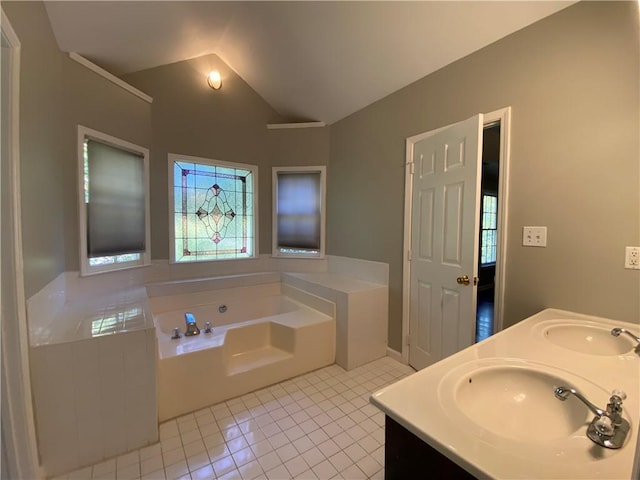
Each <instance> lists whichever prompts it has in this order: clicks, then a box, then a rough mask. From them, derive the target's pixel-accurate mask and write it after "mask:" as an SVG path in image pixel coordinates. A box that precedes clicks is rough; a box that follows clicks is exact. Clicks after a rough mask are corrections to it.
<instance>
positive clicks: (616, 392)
mask: <svg viewBox="0 0 640 480" xmlns="http://www.w3.org/2000/svg"><path fill="white" fill-rule="evenodd" d="M611 395H612V396H614V397H618V398H619V399H620V400H621V402H620V403H622V401H623V400H626V399H627V394H626V393H625V392H624V391H623V390H620V389H619V388H616V389H615V390H613V391H612V392H611Z"/></svg>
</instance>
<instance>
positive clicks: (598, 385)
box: [371, 309, 640, 480]
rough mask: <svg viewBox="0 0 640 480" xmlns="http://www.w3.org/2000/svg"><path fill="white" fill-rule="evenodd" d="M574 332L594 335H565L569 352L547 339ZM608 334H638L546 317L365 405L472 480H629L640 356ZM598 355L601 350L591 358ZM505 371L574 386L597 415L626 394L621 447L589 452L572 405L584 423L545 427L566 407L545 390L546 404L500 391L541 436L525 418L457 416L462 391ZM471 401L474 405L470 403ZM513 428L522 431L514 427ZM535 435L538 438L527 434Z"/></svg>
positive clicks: (568, 315)
mask: <svg viewBox="0 0 640 480" xmlns="http://www.w3.org/2000/svg"><path fill="white" fill-rule="evenodd" d="M554 326H555V327H554ZM558 326H559V327H558ZM572 326H573V328H576V327H577V328H582V327H584V328H589V329H591V330H589V332H588V333H584V334H580V333H579V331H576V330H572V331H570V333H569V334H568V336H567V337H566V338H568V339H569V340H567V341H571V342H572V343H571V344H570V345H571V348H567V344H566V343H564V344H562V340H557V338H558V337H557V336H556V337H554V335H559V333H554V332H553V330H551V329H552V328H563V329H564V328H565V327H566V328H567V330H564V331H565V332H569V330H568V329H569V328H571V327H572ZM614 327H624V328H627V329H629V330H631V331H634V332H635V331H637V328H638V325H637V324H629V323H626V322H618V321H615V320H611V319H606V318H600V317H593V316H589V315H582V314H577V313H574V312H567V311H562V310H556V309H546V310H543V311H542V312H540V313H538V314H536V315H533V316H532V317H530V318H527V319H525V320H523V321H521V322H519V323H518V324H516V325H513V326H512V327H509V328H508V329H505V330H503V331H501V332H499V333H497V334H495V335H493V336H492V337H490V338H489V339H487V340H485V341H482V342H480V343H478V344H475V345H473V346H471V347H468V348H466V349H464V350H462V351H460V352H458V353H456V354H454V355H452V356H450V357H447V358H445V359H444V360H441V361H440V362H437V363H435V364H433V365H431V366H429V367H427V368H425V369H423V370H420V371H419V372H417V373H415V374H413V375H411V376H409V377H407V378H405V379H403V380H401V381H399V382H397V383H395V384H393V385H390V386H388V387H385V388H383V389H382V390H380V391H378V392H376V393H374V394H373V395H372V396H371V402H372V403H373V404H374V405H376V406H377V407H378V408H380V409H381V410H382V411H383V412H384V413H385V414H386V415H388V416H389V417H390V418H391V419H392V420H394V421H396V422H397V423H399V424H400V425H401V426H402V427H404V428H405V429H407V430H408V431H409V432H411V433H412V434H414V435H415V436H417V437H418V438H419V439H421V440H422V441H423V442H425V443H426V444H427V445H429V446H430V447H431V448H433V449H435V450H437V451H438V452H440V453H441V454H442V455H444V456H445V457H447V458H449V459H451V460H452V461H454V462H455V463H457V464H458V465H460V466H461V467H463V468H464V469H466V470H467V471H468V472H470V473H472V474H473V475H474V476H475V477H477V478H580V479H586V478H594V479H595V478H599V479H607V480H609V479H613V478H616V479H617V478H620V479H624V478H626V479H629V478H632V469H633V464H634V455H635V452H636V451H637V449H638V446H637V444H636V443H637V441H638V432H637V429H638V422H639V421H640V418H639V416H638V415H639V414H640V357H639V356H638V355H637V354H636V353H634V352H633V342H631V341H630V340H629V339H628V338H614V337H611V335H610V331H611V329H612V328H614ZM558 331H560V330H557V332H558ZM554 338H555V339H556V341H555V342H554ZM578 341H579V342H581V343H578ZM556 342H560V343H556ZM610 342H611V343H610ZM612 344H613V345H615V349H614V347H611V346H610V345H612ZM598 347H600V349H601V350H597V349H598ZM576 348H578V350H576ZM618 348H621V350H618ZM622 352H624V353H622ZM501 369H502V370H501ZM505 369H510V370H509V371H510V372H511V373H513V372H514V371H522V370H523V369H529V370H530V371H534V372H538V373H537V374H536V375H551V376H553V377H555V378H556V379H557V380H555V381H554V382H553V383H554V386H559V385H555V383H556V382H560V383H563V384H565V385H569V386H572V387H574V388H576V389H577V390H578V391H580V392H581V393H582V394H584V395H585V396H586V398H587V399H589V400H590V401H592V402H593V403H595V404H596V405H597V406H598V407H600V408H604V407H605V405H606V403H607V400H608V399H609V396H610V395H611V392H612V391H613V390H615V389H622V390H623V391H625V392H626V393H627V398H626V400H625V401H624V403H623V409H624V413H623V416H624V418H626V419H627V420H628V421H629V422H630V424H631V431H630V433H629V435H628V437H627V439H626V443H625V445H624V446H623V447H622V448H621V449H617V450H612V449H606V448H603V447H599V446H596V445H595V444H593V443H592V442H591V441H590V440H589V439H588V438H587V436H586V429H587V426H588V424H589V422H590V421H591V419H592V418H593V415H591V414H590V412H588V410H587V409H586V408H585V407H584V406H583V405H582V404H580V403H579V402H577V400H575V399H570V401H573V402H577V403H575V405H577V406H579V407H580V408H583V409H584V415H585V420H584V422H583V424H580V425H579V426H578V428H577V429H575V432H574V431H573V429H574V428H575V426H571V427H570V428H569V426H565V425H560V423H562V422H558V421H554V420H552V419H554V418H556V417H554V416H553V415H552V414H550V417H549V418H546V417H545V413H547V412H548V411H549V410H552V409H553V408H556V407H557V408H560V409H561V408H562V407H565V406H566V407H567V408H570V406H571V404H570V401H567V404H566V405H564V404H560V403H559V401H558V403H555V401H556V398H555V397H554V393H553V387H550V386H549V385H546V384H545V387H544V388H545V390H544V391H545V392H546V388H548V389H549V392H548V397H547V396H546V393H545V394H544V395H542V394H540V397H539V398H538V397H537V395H538V394H537V393H536V392H537V390H535V391H532V395H531V396H532V398H537V400H534V401H532V400H529V401H528V402H527V398H526V396H525V397H521V396H520V395H521V393H520V392H523V391H524V392H525V393H526V389H525V390H516V389H517V388H520V387H517V386H514V390H513V391H511V390H509V389H508V388H507V387H506V386H504V387H503V388H504V392H505V396H504V398H505V399H506V400H504V401H505V402H507V404H506V405H507V406H508V408H512V406H513V408H514V409H515V408H516V407H517V406H520V408H522V407H524V408H526V409H527V410H528V411H531V410H529V409H532V408H533V409H535V408H537V409H538V410H536V411H531V416H533V418H539V427H537V426H536V427H533V426H531V425H530V426H529V427H528V428H529V431H523V430H522V428H524V426H525V425H528V424H527V421H526V420H523V419H522V418H520V419H518V418H516V419H511V420H510V421H509V422H502V421H501V419H500V411H499V410H498V411H496V410H493V411H487V412H486V413H485V414H484V415H480V416H479V417H478V419H477V420H472V419H471V418H470V417H467V415H466V414H465V413H464V409H458V406H457V404H458V403H459V402H462V401H463V400H462V399H463V398H468V397H465V396H464V394H462V393H460V392H461V391H463V390H461V389H463V388H470V387H467V385H469V384H471V382H472V378H473V379H475V380H477V382H474V385H486V383H484V384H482V383H479V382H482V380H481V378H487V377H482V375H486V374H487V372H489V373H491V372H501V371H507V370H505ZM474 372H475V373H474ZM534 377H535V375H534ZM518 378H521V379H522V378H524V377H518ZM536 378H539V377H536ZM514 381H515V380H514ZM522 381H524V380H522ZM534 383H535V382H534ZM524 385H527V383H524ZM511 386H513V385H511ZM475 388H480V387H475ZM511 395H514V396H513V397H512V396H511ZM474 398H475V401H479V400H478V398H477V396H474ZM516 398H518V399H520V400H519V401H520V402H521V403H517V404H516V402H514V400H513V399H516ZM495 399H496V396H494V397H493V398H492V399H491V401H490V402H484V404H487V403H489V405H486V408H489V409H490V408H491V407H492V406H495V405H496V403H495V402H494V400H495ZM500 400H501V399H500ZM501 401H502V400H501ZM547 401H548V402H550V403H549V404H548V405H547V407H546V408H547V410H542V411H541V410H540V408H541V407H540V406H539V404H538V402H547ZM474 409H475V410H476V412H478V413H479V412H482V411H483V410H482V407H481V406H480V404H475V405H474ZM562 418H566V417H562ZM483 422H484V423H483ZM505 425H511V428H512V429H513V430H508V429H505V428H502V427H503V426H505ZM518 425H520V426H522V428H517V426H518ZM496 428H497V430H496ZM554 428H556V429H557V430H554ZM563 428H564V429H565V430H567V432H566V433H565V431H564V430H562V429H563ZM533 429H536V430H538V431H537V432H533V431H531V430H533ZM495 432H501V433H500V434H499V433H495ZM504 432H506V433H504ZM559 432H561V433H559ZM569 432H571V433H569Z"/></svg>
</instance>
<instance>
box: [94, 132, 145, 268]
mask: <svg viewBox="0 0 640 480" xmlns="http://www.w3.org/2000/svg"><path fill="white" fill-rule="evenodd" d="M87 163H88V177H89V179H88V203H87V209H86V210H87V256H88V257H90V258H91V257H99V256H106V255H120V254H125V253H134V252H143V251H144V250H145V185H144V157H143V156H142V155H138V154H136V153H133V152H129V151H127V150H123V149H120V148H116V147H113V146H110V145H107V144H105V143H101V142H99V141H96V140H93V139H88V140H87Z"/></svg>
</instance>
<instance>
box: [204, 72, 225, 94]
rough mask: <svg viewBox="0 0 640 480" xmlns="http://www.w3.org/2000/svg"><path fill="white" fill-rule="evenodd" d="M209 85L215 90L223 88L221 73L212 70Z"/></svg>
mask: <svg viewBox="0 0 640 480" xmlns="http://www.w3.org/2000/svg"><path fill="white" fill-rule="evenodd" d="M207 83H208V84H209V86H210V87H211V88H213V89H214V90H220V87H222V77H221V76H220V72H219V71H217V70H211V71H210V72H209V75H207Z"/></svg>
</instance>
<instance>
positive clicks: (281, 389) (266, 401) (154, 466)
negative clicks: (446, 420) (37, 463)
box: [56, 357, 414, 480]
mask: <svg viewBox="0 0 640 480" xmlns="http://www.w3.org/2000/svg"><path fill="white" fill-rule="evenodd" d="M413 372H414V370H413V369H412V368H411V367H408V366H406V365H403V364H401V363H398V362H396V361H395V360H392V359H391V358H389V357H385V358H382V359H379V360H376V361H374V362H371V363H369V364H367V365H364V366H362V367H358V368H356V369H353V370H351V371H348V372H347V371H345V370H344V369H342V368H341V367H339V366H337V365H331V366H329V367H326V368H323V369H320V370H317V371H315V372H311V373H307V374H305V375H302V376H299V377H296V378H293V379H291V380H287V381H284V382H282V383H279V384H276V385H272V386H270V387H267V388H264V389H262V390H258V391H256V392H252V393H249V394H247V395H243V396H241V397H238V398H234V399H232V400H228V401H226V402H222V403H218V404H216V405H212V406H211V407H208V408H204V409H202V410H199V411H197V412H194V413H191V414H188V415H184V416H182V417H179V418H176V419H173V420H170V421H168V422H165V423H163V424H161V425H160V442H159V443H157V444H155V445H151V446H149V447H145V448H142V449H140V450H136V451H133V452H130V453H127V454H125V455H121V456H119V457H117V458H114V459H110V460H107V461H105V462H102V463H99V464H96V465H93V466H90V467H86V468H84V469H81V470H78V471H75V472H72V473H70V474H68V475H63V476H60V477H56V480H71V479H82V480H148V479H149V480H174V479H180V480H201V479H207V480H210V479H224V480H227V479H239V480H253V479H261V480H264V479H268V480H284V479H309V480H318V479H319V480H325V479H349V480H352V479H354V480H355V479H382V478H384V415H383V413H382V412H380V411H379V410H378V409H376V408H375V407H373V406H372V405H370V404H369V395H370V394H371V393H372V392H374V391H376V390H378V389H380V388H382V387H384V386H386V385H389V384H391V383H393V382H395V381H397V380H399V379H401V378H404V377H406V376H407V375H410V374H411V373H413Z"/></svg>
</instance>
